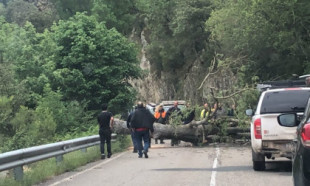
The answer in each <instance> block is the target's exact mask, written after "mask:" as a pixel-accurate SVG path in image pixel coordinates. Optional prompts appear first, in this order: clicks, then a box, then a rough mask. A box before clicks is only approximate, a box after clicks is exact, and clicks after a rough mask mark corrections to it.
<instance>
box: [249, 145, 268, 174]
mask: <svg viewBox="0 0 310 186" xmlns="http://www.w3.org/2000/svg"><path fill="white" fill-rule="evenodd" d="M252 161H253V169H254V170H255V171H263V170H265V169H266V166H265V156H264V155H263V154H259V153H255V152H254V151H253V149H252Z"/></svg>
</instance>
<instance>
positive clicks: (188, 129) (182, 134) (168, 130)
mask: <svg viewBox="0 0 310 186" xmlns="http://www.w3.org/2000/svg"><path fill="white" fill-rule="evenodd" d="M202 125H204V128H205V130H204V132H205V134H206V136H207V138H206V139H207V140H208V142H210V141H212V139H214V138H212V136H218V133H219V132H220V128H219V127H218V126H216V125H215V124H214V123H209V122H207V121H206V120H202V121H192V122H190V123H189V124H186V125H178V126H176V127H174V126H173V125H164V124H160V123H154V133H153V137H154V138H163V139H177V140H182V141H185V142H191V143H193V144H197V143H199V142H203V127H202ZM226 131H227V134H228V135H232V137H236V138H241V137H242V136H244V135H238V134H239V133H246V132H249V129H247V128H246V129H242V128H238V127H228V128H227V130H226ZM114 132H115V133H117V134H130V130H129V129H128V128H127V124H126V121H122V120H115V121H114ZM246 138H248V135H246Z"/></svg>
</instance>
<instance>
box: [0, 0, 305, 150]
mask: <svg viewBox="0 0 310 186" xmlns="http://www.w3.org/2000/svg"><path fill="white" fill-rule="evenodd" d="M309 11H310V2H309V1H308V0H294V1H292V0H282V1H278V0H192V1H188V0H157V1H151V0H124V1H115V0H65V1H63V0H0V22H1V25H0V41H1V42H0V152H5V151H9V150H14V149H19V148H24V147H29V146H33V145H38V144H43V143H49V142H53V141H58V140H63V139H68V138H72V137H79V136H83V135H89V134H96V133H97V122H96V115H97V113H98V111H100V104H101V103H103V102H107V103H109V108H110V110H111V111H112V112H113V113H114V114H121V113H123V112H126V110H127V109H128V108H130V107H131V106H132V105H133V104H134V102H135V100H136V99H140V100H144V101H154V102H159V101H161V100H168V99H184V100H187V101H190V102H192V103H193V104H198V105H199V106H202V104H203V102H205V101H208V102H212V101H213V99H220V102H223V103H224V104H232V103H233V104H235V105H236V106H237V111H238V112H237V113H238V115H237V117H239V118H242V117H244V116H243V112H244V109H245V108H247V107H251V106H253V105H254V104H255V99H256V98H257V92H256V91H255V88H254V87H255V84H256V83H258V82H261V81H264V80H277V79H288V78H292V74H297V75H302V74H307V73H310V62H309V55H310V14H309ZM142 61H143V63H145V64H146V66H143V65H140V62H141V63H142ZM240 90H242V91H240ZM238 91H240V93H238V94H234V93H235V92H238ZM232 94H234V95H233V96H230V95H232ZM223 98H227V99H223Z"/></svg>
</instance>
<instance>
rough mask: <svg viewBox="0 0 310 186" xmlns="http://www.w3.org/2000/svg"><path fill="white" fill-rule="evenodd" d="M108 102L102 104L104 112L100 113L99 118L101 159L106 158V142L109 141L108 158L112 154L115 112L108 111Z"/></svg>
mask: <svg viewBox="0 0 310 186" xmlns="http://www.w3.org/2000/svg"><path fill="white" fill-rule="evenodd" d="M107 109H108V104H106V103H104V104H102V112H101V113H100V114H99V115H98V117H97V120H98V124H99V127H100V129H99V136H100V152H101V159H104V158H105V155H104V144H105V143H107V151H108V158H110V157H111V156H112V152H111V134H112V129H113V120H114V119H113V114H112V113H111V112H108V111H107Z"/></svg>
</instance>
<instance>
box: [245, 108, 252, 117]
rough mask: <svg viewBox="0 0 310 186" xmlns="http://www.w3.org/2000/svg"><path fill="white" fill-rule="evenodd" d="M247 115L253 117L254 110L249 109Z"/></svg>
mask: <svg viewBox="0 0 310 186" xmlns="http://www.w3.org/2000/svg"><path fill="white" fill-rule="evenodd" d="M245 114H246V115H247V116H253V114H254V113H253V110H252V109H247V110H246V111H245Z"/></svg>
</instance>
